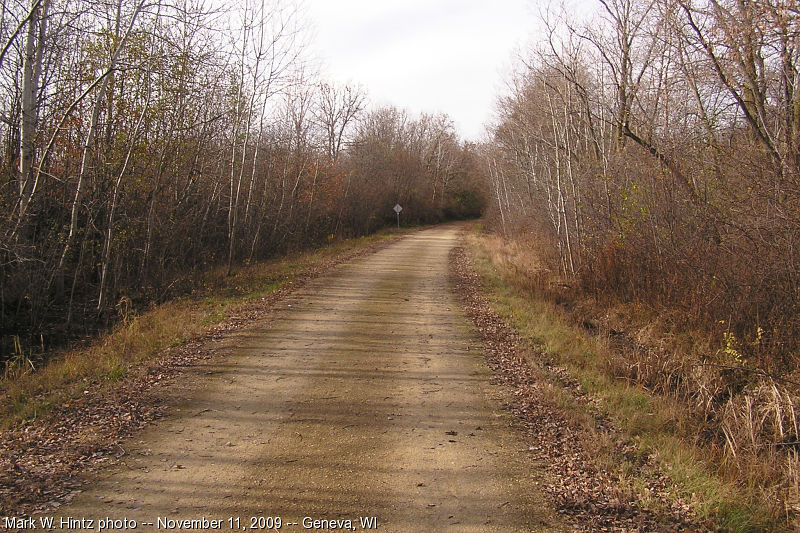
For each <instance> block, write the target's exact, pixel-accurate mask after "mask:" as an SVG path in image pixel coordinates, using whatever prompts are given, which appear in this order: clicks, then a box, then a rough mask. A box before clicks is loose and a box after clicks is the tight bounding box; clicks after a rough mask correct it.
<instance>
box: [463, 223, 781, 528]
mask: <svg viewBox="0 0 800 533" xmlns="http://www.w3.org/2000/svg"><path fill="white" fill-rule="evenodd" d="M467 242H468V250H469V252H470V255H471V257H472V258H473V262H474V266H475V268H476V270H477V271H478V273H479V274H480V275H481V278H482V280H483V283H484V286H485V289H486V293H487V295H488V296H489V298H490V301H491V305H492V307H493V308H494V310H495V312H497V313H498V314H499V315H500V316H501V317H502V318H503V320H505V321H506V323H508V324H509V325H511V326H512V327H514V328H515V329H516V330H517V331H518V332H519V333H520V334H521V335H522V338H523V339H524V342H525V343H526V348H527V349H526V357H528V358H529V359H530V363H531V364H532V365H534V366H535V367H536V370H537V373H538V374H540V375H544V376H545V379H547V380H548V381H549V382H551V384H552V385H553V386H551V387H547V388H546V389H547V390H550V391H552V394H553V395H554V398H553V402H554V403H555V404H556V405H559V406H561V407H563V409H564V411H565V413H566V415H567V417H568V419H570V420H572V421H574V422H575V423H576V424H579V425H580V424H583V425H584V427H585V429H586V431H585V433H584V434H585V435H589V436H593V438H587V442H585V443H584V445H585V447H586V448H587V450H588V451H589V452H590V454H591V455H593V456H594V457H595V459H596V461H597V464H598V466H600V467H604V468H606V469H607V470H608V471H610V472H618V473H620V479H624V480H625V482H626V483H627V484H629V486H630V487H629V488H632V489H633V490H634V491H636V492H637V493H638V495H639V499H640V501H642V502H643V503H644V505H648V501H649V502H650V504H652V505H653V507H654V508H656V507H658V506H663V505H664V502H655V501H652V497H651V496H650V495H649V494H648V493H647V489H646V488H645V487H646V485H647V484H646V482H645V479H644V476H646V475H648V472H646V471H643V470H642V469H641V468H639V467H638V466H637V465H636V464H633V463H631V461H629V460H628V459H626V458H625V457H622V456H621V455H620V453H619V451H618V447H617V446H616V445H615V442H614V441H613V440H612V439H609V438H605V437H603V436H602V435H598V434H597V433H596V432H595V431H594V420H595V414H596V411H597V410H599V412H600V413H601V414H602V415H603V416H604V417H608V418H610V420H611V421H612V422H613V424H614V425H615V426H616V427H617V428H618V429H619V430H620V432H621V438H622V439H624V441H625V442H626V444H631V443H632V444H634V445H635V446H636V448H637V449H638V450H639V453H640V454H641V455H640V456H642V457H653V458H655V461H656V464H657V465H658V467H659V468H660V469H661V470H662V471H663V472H665V473H666V474H667V475H668V476H669V477H670V478H671V480H672V481H673V482H674V484H675V491H674V496H675V497H676V498H678V497H680V498H682V499H683V500H684V501H688V502H690V504H691V507H692V508H693V509H694V510H695V512H696V513H697V514H698V515H699V516H700V517H702V518H703V519H706V520H709V521H711V522H712V523H714V524H717V525H718V527H719V528H720V529H721V530H724V531H742V532H743V531H765V530H769V531H781V530H790V529H791V525H790V522H791V517H789V516H787V514H786V511H785V508H784V506H783V505H780V504H779V502H778V499H777V498H775V497H774V495H775V493H774V492H770V490H766V489H765V487H764V484H763V483H754V482H752V479H759V477H760V476H761V477H763V476H762V472H756V471H753V472H752V478H750V477H749V476H748V474H747V473H744V475H743V473H742V472H741V469H733V468H731V467H730V465H729V464H728V463H727V461H726V456H725V454H724V453H723V451H721V449H720V447H719V446H709V445H708V444H707V442H706V443H704V439H702V438H699V433H700V432H702V431H704V430H705V429H704V425H703V422H702V421H700V420H698V418H697V409H693V408H691V407H692V406H689V405H687V404H686V401H685V398H678V397H677V396H675V395H672V396H671V395H665V394H657V393H654V392H652V391H650V390H648V389H647V387H645V386H642V385H641V384H637V383H634V382H633V380H630V379H628V378H625V377H621V376H620V373H619V372H618V371H617V369H618V367H619V365H620V364H625V363H630V359H626V357H629V356H630V354H626V353H625V349H624V347H620V346H619V345H618V342H615V340H614V339H611V336H610V335H608V334H606V335H604V334H597V333H598V332H597V331H594V332H591V331H587V327H586V325H585V323H584V320H585V316H581V313H580V312H577V313H576V312H575V307H580V304H578V305H577V306H576V305H575V304H576V302H574V301H573V302H567V305H564V304H565V301H563V300H561V301H558V302H556V301H554V300H553V299H552V292H551V291H547V290H541V289H542V287H543V286H546V285H547V284H559V283H561V281H562V280H558V278H557V276H553V275H552V274H551V273H549V271H548V270H547V269H546V267H545V266H544V263H543V261H542V259H541V257H538V256H537V255H536V252H535V251H534V250H533V248H532V247H530V246H526V245H520V244H519V243H515V242H510V241H506V240H504V239H502V238H500V237H498V236H495V235H491V234H487V233H483V232H482V231H481V228H480V226H476V227H475V229H474V231H473V232H471V233H470V234H469V235H468V239H467ZM593 311H594V312H597V311H598V309H597V308H595V309H593ZM606 311H607V312H608V313H610V314H614V315H616V316H617V319H619V317H620V316H627V318H628V319H631V317H633V316H634V315H638V316H637V317H636V318H635V319H633V322H634V324H629V325H630V326H631V327H635V328H637V330H638V331H640V332H641V331H650V332H651V338H650V339H647V342H652V343H658V342H662V343H665V342H668V343H669V344H670V346H672V347H675V346H679V345H683V346H692V348H691V350H694V351H695V352H700V351H703V350H709V349H711V348H710V347H708V346H703V345H702V343H701V342H698V341H697V338H696V337H695V336H694V335H693V333H691V332H686V333H685V335H686V337H687V338H684V339H675V338H670V339H666V338H661V339H658V338H656V337H657V335H655V333H653V331H655V330H656V329H658V328H653V327H652V323H653V321H655V320H657V317H655V316H648V315H647V312H646V310H642V309H639V308H634V307H628V308H623V307H616V308H614V309H606ZM648 323H649V324H650V326H648ZM589 329H591V328H589ZM606 333H607V331H606ZM674 334H675V333H674V332H671V333H670V335H673V336H674ZM645 336H646V335H645ZM639 337H641V336H639ZM639 337H637V340H640V339H639ZM689 337H691V338H689ZM643 342H644V341H643ZM696 355H697V354H696V353H695V354H690V355H689V356H687V357H694V356H696ZM551 365H552V366H551ZM553 367H557V368H559V369H563V370H566V372H567V373H568V375H569V376H570V377H571V378H573V379H574V380H575V381H577V382H578V383H579V384H580V385H581V387H582V388H583V389H584V391H585V392H586V393H587V394H588V397H589V398H590V401H589V402H586V401H577V400H576V399H575V398H574V397H573V396H572V395H571V394H569V393H568V392H566V391H565V390H564V389H563V388H562V387H561V386H559V383H561V379H562V378H560V377H559V376H558V375H557V374H555V373H553V372H551V371H549V370H548V369H551V368H553ZM755 468H758V467H755ZM743 476H744V477H743Z"/></svg>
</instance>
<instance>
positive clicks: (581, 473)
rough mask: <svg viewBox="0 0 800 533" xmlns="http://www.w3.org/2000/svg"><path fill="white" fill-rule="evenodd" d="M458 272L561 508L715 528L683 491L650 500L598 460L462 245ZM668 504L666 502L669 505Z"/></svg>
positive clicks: (607, 426) (646, 525)
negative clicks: (498, 309)
mask: <svg viewBox="0 0 800 533" xmlns="http://www.w3.org/2000/svg"><path fill="white" fill-rule="evenodd" d="M450 279H451V282H452V283H453V286H454V287H455V289H456V291H457V293H458V295H459V297H460V299H461V302H462V304H463V307H464V310H465V312H466V314H467V316H468V317H469V318H470V320H471V321H472V323H473V324H474V326H475V328H476V329H477V331H478V333H479V335H480V338H481V341H482V344H483V352H484V356H485V359H486V362H487V364H488V365H489V366H490V367H491V369H492V370H493V371H494V377H493V380H494V381H495V382H496V383H499V384H502V385H503V386H505V387H506V388H507V390H508V391H509V393H510V394H509V396H510V397H511V398H512V400H511V404H510V405H509V408H510V410H511V411H512V412H513V413H514V414H515V415H516V417H517V419H518V420H519V421H520V422H521V424H522V425H523V427H524V428H525V431H526V433H527V436H528V439H529V451H530V452H531V453H532V454H533V457H534V458H535V459H536V462H537V464H539V465H541V468H542V470H543V474H544V476H543V477H544V479H542V481H541V483H540V484H541V486H542V488H543V489H544V490H545V491H546V492H547V493H548V494H550V496H551V498H552V501H553V503H554V505H555V507H556V509H557V510H558V512H559V513H561V514H563V515H565V516H567V517H568V518H570V519H571V520H572V521H573V523H574V524H575V527H576V528H577V529H579V530H585V531H626V532H640V531H642V532H643V531H687V530H689V531H708V530H711V528H709V527H708V526H707V525H705V524H703V523H701V521H700V520H698V519H697V518H696V517H695V516H694V514H693V513H692V512H691V508H690V506H689V505H688V504H687V503H686V502H684V501H682V500H681V499H679V498H672V499H671V500H669V501H673V502H674V503H672V504H670V505H669V506H664V505H662V506H658V505H656V506H653V505H651V506H647V505H645V503H644V502H643V501H642V499H641V497H640V496H639V494H638V493H637V492H636V491H635V490H633V489H632V488H631V487H630V486H629V485H630V484H629V483H628V482H627V480H625V479H624V478H623V476H622V474H620V473H615V472H610V471H608V470H607V469H604V468H602V467H600V466H599V465H597V464H596V461H594V460H593V459H592V457H590V454H589V453H588V452H587V450H586V447H585V446H584V444H583V443H584V442H587V439H590V438H593V435H591V434H590V433H589V432H588V431H587V430H586V429H585V428H583V427H580V425H579V424H578V423H576V422H574V421H571V420H570V419H569V417H568V416H566V413H564V411H563V409H561V408H560V407H559V406H557V405H555V403H554V402H553V400H552V399H551V398H550V397H548V395H547V394H546V393H545V391H544V390H543V387H544V386H545V384H544V383H543V382H542V379H541V378H539V377H538V376H537V374H536V371H535V370H534V369H533V368H532V367H531V366H530V364H529V363H528V362H527V361H526V360H525V358H524V357H523V356H522V355H521V352H522V349H521V347H522V339H521V338H520V336H519V334H518V333H517V332H516V331H514V330H513V329H512V328H511V327H509V326H508V325H507V324H506V323H505V322H504V321H503V320H502V319H501V318H500V316H499V315H497V313H495V312H494V311H493V310H492V308H491V305H490V303H489V300H488V298H487V297H486V296H485V295H484V294H483V292H484V291H483V289H482V286H481V278H480V275H479V274H478V273H477V272H476V271H475V270H474V268H473V267H472V264H471V261H470V259H469V257H468V255H467V253H466V251H465V250H464V248H462V247H456V248H454V249H453V250H452V251H451V252H450ZM548 370H549V372H550V373H551V374H553V375H554V376H555V381H556V382H557V385H558V386H560V387H561V388H562V389H563V390H565V391H567V392H568V393H569V394H570V395H571V397H572V398H573V399H575V401H577V402H581V403H583V404H584V405H587V406H588V410H589V411H591V412H592V415H593V416H594V418H595V423H596V429H597V430H598V431H601V432H604V433H606V434H609V435H611V436H612V438H614V440H615V453H616V454H618V455H619V457H620V459H623V458H624V459H626V460H633V461H637V460H638V461H640V462H641V461H642V460H644V461H648V462H649V463H650V464H648V465H647V466H648V469H647V471H648V475H647V476H646V477H647V479H646V485H647V486H646V487H645V490H646V491H647V493H648V494H649V495H650V497H651V498H652V499H653V500H659V501H660V502H662V503H663V502H665V501H668V499H667V498H666V496H667V495H668V494H670V493H671V490H672V488H673V483H672V481H671V480H670V478H669V477H668V476H666V475H664V474H663V473H660V472H659V471H658V468H657V466H656V465H655V464H653V461H652V460H650V459H641V458H640V455H641V454H638V453H637V450H636V447H635V446H634V445H632V444H630V443H627V442H625V441H624V439H623V438H622V437H621V436H620V437H617V436H616V435H614V434H616V433H617V431H616V429H615V428H614V427H613V424H612V423H611V422H610V421H609V420H607V419H606V418H605V417H604V416H603V415H602V414H601V413H600V412H599V411H598V410H597V409H594V408H593V406H592V399H591V398H588V397H587V395H586V393H585V392H584V391H583V390H582V387H581V386H580V384H578V383H577V382H576V381H575V380H574V379H573V378H572V377H571V376H569V374H568V373H567V372H566V371H565V370H564V369H560V368H558V367H554V366H552V365H550V366H548ZM662 507H666V508H662Z"/></svg>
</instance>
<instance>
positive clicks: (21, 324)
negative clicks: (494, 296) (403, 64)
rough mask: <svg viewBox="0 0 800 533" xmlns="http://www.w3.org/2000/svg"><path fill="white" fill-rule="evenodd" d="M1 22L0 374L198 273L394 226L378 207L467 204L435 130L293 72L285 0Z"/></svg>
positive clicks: (474, 190) (466, 189)
mask: <svg viewBox="0 0 800 533" xmlns="http://www.w3.org/2000/svg"><path fill="white" fill-rule="evenodd" d="M4 5H5V4H4ZM3 20H4V24H3V25H2V26H1V27H0V33H2V35H0V36H1V37H2V42H3V43H8V46H7V47H6V48H5V49H4V50H3V52H2V56H0V79H2V84H0V92H2V96H1V97H0V102H2V103H0V106H2V110H1V113H2V116H3V119H4V120H3V121H2V123H0V131H2V152H1V154H2V155H0V157H1V159H0V197H1V198H2V201H1V203H0V205H2V210H3V211H2V213H0V216H2V220H3V222H2V224H0V226H1V227H2V228H1V229H0V349H1V351H0V364H3V363H4V362H8V361H9V360H13V361H15V362H16V363H20V361H22V362H23V363H24V365H26V364H28V363H29V362H32V363H34V366H37V365H38V364H39V363H40V362H41V359H42V357H43V354H46V353H48V352H49V351H50V350H51V348H53V347H55V346H59V345H63V344H64V343H66V342H69V341H72V340H75V339H80V338H84V337H86V336H91V335H93V334H94V333H96V332H97V331H98V328H104V327H107V326H108V325H110V324H113V323H114V322H115V321H117V320H118V319H119V318H120V315H121V314H127V313H130V312H131V311H132V310H134V311H135V310H137V309H142V308H144V307H146V306H147V305H149V304H151V303H153V302H155V303H157V302H161V301H164V300H166V299H169V298H172V297H174V296H176V295H181V294H186V293H189V292H191V291H192V290H193V289H194V288H195V282H196V280H197V279H198V276H200V275H202V273H204V272H207V271H208V270H209V269H213V268H223V269H226V270H227V271H230V270H231V269H232V268H235V266H236V265H237V264H241V263H243V262H252V261H257V260H261V259H264V258H269V257H274V256H275V255H276V254H281V253H284V252H286V251H290V250H295V249H299V248H304V247H310V246H314V245H317V244H320V243H325V242H328V241H329V240H331V239H335V238H340V237H350V236H358V235H363V234H367V233H370V232H373V231H375V230H377V229H378V228H381V227H384V226H386V225H390V224H394V223H395V220H396V219H395V213H394V211H393V210H392V207H393V206H394V205H395V203H400V204H401V205H402V206H403V212H402V215H401V220H402V222H403V224H423V223H431V222H437V221H441V220H444V219H447V218H461V217H474V216H477V215H479V213H480V210H481V208H482V193H481V189H480V186H478V185H477V183H478V182H479V180H477V179H476V176H475V172H476V168H477V164H476V161H477V159H476V156H475V155H474V153H473V152H474V149H473V148H472V147H470V146H468V145H464V144H462V143H461V142H460V141H459V139H458V138H457V136H456V134H455V132H454V128H453V125H452V122H451V121H450V120H449V119H448V118H447V117H446V116H438V115H437V116H429V115H423V116H419V117H411V116H409V115H408V114H406V113H405V112H403V111H399V110H396V109H392V108H384V109H377V110H372V111H368V110H367V109H366V97H365V94H364V93H363V91H361V90H360V89H359V88H357V87H350V86H339V85H332V84H328V83H324V82H323V81H321V80H319V79H315V78H314V77H313V76H311V75H309V74H308V72H307V70H306V69H305V67H304V64H305V62H306V61H305V58H304V57H303V53H302V47H301V46H300V44H301V43H299V42H298V41H299V40H300V39H301V37H302V32H301V28H300V22H301V21H300V20H299V18H298V13H297V12H296V11H294V8H292V7H286V6H282V5H280V3H277V2H273V3H271V4H270V3H264V2H250V3H247V5H246V6H242V7H241V9H237V10H232V11H229V12H227V13H226V16H224V17H223V16H221V14H220V13H219V12H212V11H203V10H202V9H201V8H194V7H192V6H189V5H187V4H186V3H185V2H177V3H175V4H171V3H170V2H158V3H146V2H144V1H140V2H139V1H137V2H123V1H122V0H119V1H117V2H111V3H108V2H96V1H93V0H90V1H88V2H87V1H82V0H81V1H78V0H64V1H62V2H58V5H56V3H55V2H52V1H49V0H44V1H37V2H34V3H31V4H30V5H28V4H24V5H23V4H19V5H15V6H11V7H10V6H6V7H5V11H4V14H3ZM6 22H8V24H6ZM15 28H16V31H15ZM24 365H23V366H24Z"/></svg>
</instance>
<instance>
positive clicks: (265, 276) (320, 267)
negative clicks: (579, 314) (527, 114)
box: [0, 228, 413, 429]
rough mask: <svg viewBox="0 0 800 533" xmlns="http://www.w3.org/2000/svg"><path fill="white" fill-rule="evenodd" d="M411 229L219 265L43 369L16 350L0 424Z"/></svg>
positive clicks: (139, 364) (30, 416)
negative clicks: (177, 294) (191, 286)
mask: <svg viewBox="0 0 800 533" xmlns="http://www.w3.org/2000/svg"><path fill="white" fill-rule="evenodd" d="M409 231H413V228H409V229H406V228H404V229H400V230H396V229H389V230H385V231H382V232H379V233H377V234H374V235H371V236H367V237H361V238H355V239H347V240H342V241H335V242H333V243H331V244H329V245H327V246H325V247H322V248H320V249H317V250H310V251H305V252H299V253H294V254H290V255H288V256H286V257H281V258H277V259H273V260H269V261H264V262H259V263H254V264H251V265H247V266H242V267H240V268H238V269H236V270H235V271H234V273H233V274H232V275H231V276H225V271H224V269H223V268H219V269H216V270H214V271H211V272H208V273H207V274H206V275H205V276H203V278H202V279H200V280H198V282H197V289H196V290H195V291H194V292H193V294H191V295H189V296H186V297H182V298H177V299H175V300H172V301H169V302H166V303H164V304H162V305H158V306H155V307H153V308H151V309H149V310H147V311H145V312H142V313H141V314H131V315H129V316H125V317H123V318H122V320H121V322H120V323H119V324H118V325H117V326H116V327H115V328H114V329H113V330H112V331H110V332H108V333H106V334H102V335H100V336H98V338H96V339H92V340H91V341H89V342H88V343H87V344H86V345H85V346H81V347H79V348H75V349H71V350H65V351H62V352H60V353H56V354H50V356H49V358H48V360H47V362H46V363H43V364H42V365H41V367H40V368H37V364H36V363H35V362H32V361H30V360H29V359H28V358H26V357H24V356H17V357H15V358H14V359H13V360H12V361H10V362H9V363H7V364H6V365H5V368H4V369H3V370H4V372H3V375H2V376H0V429H2V428H9V427H13V426H16V425H19V424H25V423H29V422H31V421H33V420H35V419H37V418H41V417H43V416H45V415H46V414H47V413H48V412H49V411H50V409H51V408H52V407H53V406H56V405H63V404H65V403H68V402H70V401H71V400H72V399H74V398H77V397H79V396H80V395H81V394H82V393H83V390H84V389H85V388H86V386H87V384H89V383H93V384H100V386H102V387H106V388H108V389H113V387H114V386H115V384H116V383H119V382H120V381H121V380H122V379H123V378H124V377H125V376H127V375H129V374H133V373H136V372H139V371H142V370H143V369H144V368H145V367H146V366H147V364H148V363H150V362H152V361H154V360H155V359H156V358H157V357H158V356H159V354H160V353H161V352H162V351H163V350H165V349H166V348H170V347H176V346H180V345H181V344H183V343H185V342H186V341H188V340H190V339H192V338H197V337H199V336H201V335H203V334H204V333H205V332H207V331H209V330H210V329H211V328H213V327H214V326H215V325H216V324H218V323H220V322H222V321H224V320H225V319H226V318H228V317H231V316H236V314H237V312H238V311H240V310H241V309H243V308H244V307H245V306H247V305H248V304H252V302H254V301H255V300H258V299H260V298H264V297H265V296H267V295H269V294H271V293H274V292H275V291H277V290H279V289H281V288H282V287H286V286H287V285H290V284H292V283H293V282H294V281H295V280H298V279H302V278H305V277H307V276H309V275H313V273H315V272H320V271H324V270H325V268H326V267H327V266H330V265H332V264H335V263H336V262H338V261H339V260H341V259H343V258H345V259H346V258H348V257H351V256H353V255H355V254H358V253H359V252H361V251H363V250H365V249H366V248H367V247H368V246H370V245H373V244H376V243H380V242H383V241H386V240H388V239H391V238H393V237H395V236H396V235H399V234H402V233H407V232H409Z"/></svg>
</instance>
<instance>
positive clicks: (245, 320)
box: [0, 233, 413, 530]
mask: <svg viewBox="0 0 800 533" xmlns="http://www.w3.org/2000/svg"><path fill="white" fill-rule="evenodd" d="M412 234H413V233H412ZM406 236H407V235H398V236H395V237H391V238H388V239H386V240H383V241H380V242H376V243H374V244H370V245H368V246H365V247H363V248H359V249H355V250H351V251H347V252H345V253H342V254H340V255H337V256H334V257H331V258H328V259H326V260H324V261H322V262H321V263H318V264H315V265H313V266H311V267H310V268H308V269H307V270H304V271H302V272H299V273H297V274H296V275H295V276H294V277H293V279H292V281H291V282H290V283H289V284H287V285H286V286H284V287H281V288H279V289H277V290H275V291H274V292H272V293H270V294H269V295H267V296H265V297H263V298H260V299H258V300H254V301H251V302H248V303H246V304H244V305H243V306H242V307H241V308H239V309H238V310H237V312H236V316H232V317H229V318H227V319H225V320H223V321H222V322H220V323H218V324H216V325H214V326H213V327H210V328H209V329H208V330H206V331H205V332H204V333H203V334H202V335H200V336H198V337H195V338H192V339H190V340H188V341H186V342H185V343H183V344H182V345H180V346H177V347H172V348H168V349H166V350H164V351H163V352H162V353H161V354H160V355H159V356H158V357H156V358H155V359H154V360H151V361H148V362H146V363H144V364H142V365H141V366H139V367H132V368H129V369H128V373H127V375H126V377H124V378H123V379H121V380H120V381H119V382H118V383H116V384H115V385H114V386H113V387H112V388H109V386H108V385H107V384H104V383H97V382H89V383H86V386H85V391H84V395H83V397H82V398H80V399H79V400H77V401H72V402H70V403H69V404H68V405H65V406H59V407H56V408H54V409H53V410H52V411H51V412H50V413H49V414H47V415H46V416H44V417H42V418H39V419H37V420H35V421H33V422H31V423H29V424H27V425H25V426H23V427H20V428H15V429H10V430H3V431H0V517H2V516H29V515H32V514H36V513H41V512H45V511H53V510H55V509H58V508H59V507H60V506H62V505H63V504H64V503H68V502H69V501H71V500H72V498H73V497H74V496H76V495H77V494H79V493H81V492H82V489H83V484H82V482H81V480H80V479H79V477H78V475H79V474H86V473H91V472H102V471H104V470H106V469H108V468H109V467H110V466H111V465H114V464H116V463H119V462H120V460H122V458H123V457H125V456H126V455H127V452H126V450H125V449H124V448H123V447H122V443H123V441H124V440H125V439H126V438H128V437H130V436H131V435H133V434H135V433H137V432H139V431H141V430H142V429H144V428H145V427H147V426H148V425H149V424H150V423H152V422H153V421H154V420H158V419H161V418H163V417H164V416H165V414H166V413H167V412H168V411H169V410H170V408H171V407H174V405H176V404H177V403H178V402H179V401H180V399H179V398H177V397H176V395H175V394H174V393H172V391H171V390H170V389H171V388H173V387H174V385H175V384H176V383H177V382H180V381H181V380H183V379H185V375H186V370H187V369H190V368H192V367H195V366H197V365H198V364H206V363H209V362H213V361H214V360H215V359H217V358H219V357H224V356H225V355H224V354H222V355H221V354H220V353H219V352H218V351H217V350H216V349H215V348H216V347H215V345H214V343H215V342H218V341H220V340H221V339H224V338H226V337H227V336H230V335H231V334H232V333H235V332H237V331H240V330H242V329H244V328H246V327H248V326H251V325H253V324H255V323H256V322H258V321H262V320H268V319H269V318H270V317H271V316H272V315H273V313H274V310H275V307H276V305H278V304H280V303H281V302H282V301H284V300H286V299H287V298H288V297H290V296H291V295H292V294H293V293H295V292H296V291H297V290H299V289H301V288H302V287H304V286H305V285H307V284H308V283H309V282H310V281H312V280H314V279H317V278H319V277H320V276H322V275H324V274H326V273H328V272H330V271H331V270H333V269H334V268H335V267H337V266H339V265H341V264H343V263H346V262H348V261H351V260H354V259H356V258H358V257H363V256H366V255H370V254H374V253H376V252H378V251H379V250H382V249H384V248H386V247H387V246H390V245H391V244H393V243H396V242H398V241H399V240H401V239H403V238H405V237H406ZM183 385H184V386H187V384H185V383H184V384H183ZM189 386H190V385H189ZM0 530H2V522H0Z"/></svg>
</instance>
